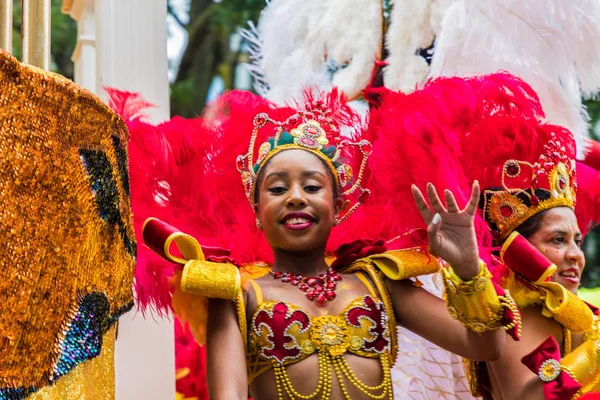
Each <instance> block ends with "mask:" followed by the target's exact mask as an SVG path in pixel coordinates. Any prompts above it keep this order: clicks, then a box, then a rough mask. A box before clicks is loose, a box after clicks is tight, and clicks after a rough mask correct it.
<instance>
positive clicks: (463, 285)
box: [442, 261, 521, 334]
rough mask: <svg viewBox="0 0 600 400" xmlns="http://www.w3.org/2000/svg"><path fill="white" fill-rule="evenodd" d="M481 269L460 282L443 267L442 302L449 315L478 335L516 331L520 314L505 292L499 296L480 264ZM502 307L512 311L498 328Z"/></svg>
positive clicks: (451, 272) (483, 264)
mask: <svg viewBox="0 0 600 400" xmlns="http://www.w3.org/2000/svg"><path fill="white" fill-rule="evenodd" d="M480 263H481V269H480V271H479V273H478V274H477V275H475V276H474V277H473V278H472V279H471V280H470V281H467V282H465V281H463V280H462V279H461V278H460V277H458V276H457V275H456V274H455V273H454V271H453V269H452V267H448V268H443V269H442V274H443V277H444V286H445V291H444V300H445V301H446V304H447V306H448V312H449V313H450V315H451V316H452V317H453V318H454V319H456V320H458V321H460V322H461V323H462V324H463V325H464V326H466V327H467V328H469V329H471V330H472V331H473V332H475V333H478V334H482V333H484V332H486V331H492V330H496V329H499V328H503V329H505V330H507V331H508V330H511V329H513V328H515V327H518V329H519V330H520V325H521V324H520V317H521V316H520V313H519V310H518V308H517V305H516V304H515V302H514V301H513V299H512V298H511V297H510V295H509V294H508V292H506V293H504V295H502V296H499V295H498V293H497V292H496V289H495V288H494V285H493V284H492V281H491V277H492V274H491V273H490V271H489V270H488V268H487V266H486V265H485V263H484V262H483V261H480ZM504 308H508V309H509V310H510V311H511V312H512V320H511V321H510V322H509V323H508V324H506V325H505V326H503V325H502V320H503V318H504Z"/></svg>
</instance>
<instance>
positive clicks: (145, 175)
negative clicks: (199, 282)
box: [129, 90, 391, 310]
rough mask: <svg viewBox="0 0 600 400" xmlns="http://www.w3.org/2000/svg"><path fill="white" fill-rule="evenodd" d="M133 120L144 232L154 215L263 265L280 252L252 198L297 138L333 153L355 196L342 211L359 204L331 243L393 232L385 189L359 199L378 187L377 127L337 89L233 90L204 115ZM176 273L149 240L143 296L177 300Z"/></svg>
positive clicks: (157, 301) (298, 144)
mask: <svg viewBox="0 0 600 400" xmlns="http://www.w3.org/2000/svg"><path fill="white" fill-rule="evenodd" d="M129 129H130V132H131V143H130V157H131V163H130V173H131V178H132V179H131V180H132V202H133V209H134V215H135V218H136V219H135V225H136V234H137V237H138V238H139V239H140V242H141V241H142V235H141V228H142V225H143V222H144V220H145V219H146V218H147V217H150V216H152V217H156V218H158V219H160V220H163V221H165V222H167V223H169V224H171V225H173V226H176V227H177V228H178V229H180V230H181V231H183V232H186V233H189V234H190V235H191V236H193V237H195V238H196V239H198V241H199V242H200V243H202V246H207V247H212V248H220V249H225V250H226V251H227V253H228V257H229V259H230V260H231V261H232V262H234V263H235V264H237V265H239V266H240V268H241V271H242V274H243V273H244V271H246V272H248V273H253V272H255V270H256V265H255V264H256V263H259V264H264V263H269V262H271V260H272V257H273V256H272V252H271V250H270V248H269V246H268V244H267V242H266V240H265V238H264V236H263V234H262V233H261V232H260V231H258V230H257V229H256V224H255V215H254V211H253V210H252V207H250V206H249V205H248V199H249V198H250V199H251V200H252V199H253V190H254V185H255V183H256V178H257V177H258V174H260V171H261V168H262V167H264V165H265V163H266V162H267V161H268V159H269V158H270V157H272V156H274V155H275V154H277V153H278V152H280V151H283V150H285V149H289V148H299V149H303V150H306V151H310V152H311V153H313V154H315V155H317V156H318V157H320V158H321V159H322V160H324V161H325V162H326V163H327V165H328V166H329V167H330V169H331V172H332V175H333V176H334V180H335V182H336V184H337V185H338V186H339V187H340V189H341V190H340V194H341V195H342V196H343V198H345V199H346V200H349V201H351V202H354V203H355V204H354V206H349V207H348V208H347V209H346V210H345V211H346V212H345V214H344V215H343V216H342V218H344V217H348V216H349V215H350V212H352V217H351V218H347V219H346V220H345V221H344V223H343V224H341V225H340V226H339V227H337V228H336V229H334V230H333V232H332V235H331V237H330V240H329V242H328V245H327V251H328V252H330V253H333V251H334V250H335V249H337V248H338V247H339V246H340V245H342V244H344V243H349V242H352V241H354V240H357V239H361V238H373V239H380V238H381V239H385V238H388V237H390V236H389V234H390V232H391V231H390V229H388V226H387V224H386V223H384V222H383V221H386V220H389V218H387V216H384V215H383V214H382V211H381V210H383V209H384V208H379V207H378V206H377V204H378V201H377V199H374V201H371V200H369V202H368V203H367V205H366V206H365V207H360V208H357V207H358V205H361V204H362V203H363V202H365V201H366V199H367V197H369V191H368V190H367V189H365V188H363V185H364V184H368V181H369V180H370V176H371V174H370V172H369V170H368V168H367V163H366V159H367V156H368V154H369V153H370V152H371V148H370V147H371V146H370V144H369V140H368V139H369V137H368V135H369V132H368V131H367V130H366V127H365V122H364V121H363V120H362V119H361V118H360V116H359V115H358V114H357V113H355V112H354V111H353V110H352V109H351V108H350V107H348V105H347V104H346V100H345V96H344V95H341V94H340V93H338V92H337V91H335V90H334V91H332V92H330V93H327V94H323V93H319V94H313V93H312V92H306V93H305V101H304V102H303V103H301V104H298V105H296V107H278V106H277V105H275V104H274V103H271V102H269V101H267V100H265V99H262V98H260V97H258V96H256V95H254V94H252V93H248V92H242V91H233V92H229V93H227V94H225V95H223V96H222V97H220V98H219V99H218V100H217V101H216V102H215V103H214V104H212V105H211V106H210V107H209V108H208V109H207V110H206V112H205V114H204V115H203V117H202V118H198V119H192V120H184V119H182V118H174V119H173V120H171V121H169V122H167V123H164V124H161V125H159V126H151V125H148V124H145V123H143V122H141V121H139V120H133V121H130V122H129ZM325 139H326V140H327V143H325ZM249 144H250V147H249ZM259 144H260V145H259ZM236 167H237V168H236ZM240 172H241V175H242V179H243V181H242V182H241V183H240ZM386 195H387V193H386ZM379 198H380V199H385V198H386V197H382V196H379ZM205 253H206V252H205ZM171 275H173V266H172V265H170V263H168V262H167V261H165V260H163V259H161V258H159V257H158V256H156V255H155V254H153V253H152V252H150V251H149V250H148V249H147V248H145V247H142V248H140V251H139V254H138V268H137V271H136V282H137V285H136V289H137V294H138V304H140V305H141V307H142V308H144V307H146V306H154V307H156V308H157V309H159V310H166V309H169V308H170V300H171V295H170V293H169V291H168V290H166V288H167V287H168V286H169V285H168V284H167V283H168V280H169V277H170V276H171Z"/></svg>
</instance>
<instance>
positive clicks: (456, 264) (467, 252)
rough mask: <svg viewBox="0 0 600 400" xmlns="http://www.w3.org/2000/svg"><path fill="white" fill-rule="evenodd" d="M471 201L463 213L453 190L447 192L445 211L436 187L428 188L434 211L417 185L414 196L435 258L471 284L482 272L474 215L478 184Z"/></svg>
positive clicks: (414, 188)
mask: <svg viewBox="0 0 600 400" xmlns="http://www.w3.org/2000/svg"><path fill="white" fill-rule="evenodd" d="M471 190H472V191H471V198H470V199H469V202H468V203H467V205H466V206H465V208H464V209H463V210H461V209H460V208H459V207H458V204H457V203H456V199H455V198H454V195H453V194H452V192H451V191H450V190H445V192H444V194H445V197H446V207H447V208H446V207H444V205H443V204H442V202H441V201H440V198H439V197H438V195H437V193H436V191H435V187H434V186H433V185H432V184H431V183H428V184H427V196H428V198H429V203H430V204H431V207H429V205H428V204H427V202H426V201H425V198H424V197H423V194H422V193H421V191H420V190H419V188H418V187H417V186H415V185H413V186H412V194H413V197H414V198H415V202H416V203H417V208H418V209H419V212H420V213H421V217H423V220H424V221H425V223H426V224H427V235H428V237H429V246H430V247H431V250H432V251H433V253H434V254H435V255H437V256H438V257H441V258H443V259H444V260H445V261H446V262H448V263H450V265H452V268H453V269H454V272H455V273H456V274H457V275H458V276H459V277H461V278H462V279H463V280H470V279H471V278H472V277H473V276H475V275H476V274H477V273H478V272H479V268H480V265H479V251H478V249H477V238H476V236H475V226H474V223H473V221H474V219H475V212H476V211H477V202H478V201H479V183H478V182H477V181H475V182H474V183H473V187H472V189H471Z"/></svg>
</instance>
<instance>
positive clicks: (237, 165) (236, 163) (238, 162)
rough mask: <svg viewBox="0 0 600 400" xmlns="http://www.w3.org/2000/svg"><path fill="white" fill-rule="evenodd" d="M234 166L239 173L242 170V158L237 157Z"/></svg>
mask: <svg viewBox="0 0 600 400" xmlns="http://www.w3.org/2000/svg"><path fill="white" fill-rule="evenodd" d="M235 166H236V167H237V169H238V171H241V170H243V169H244V157H242V156H239V157H238V158H237V160H235Z"/></svg>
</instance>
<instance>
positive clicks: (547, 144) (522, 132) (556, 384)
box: [373, 74, 600, 399]
mask: <svg viewBox="0 0 600 400" xmlns="http://www.w3.org/2000/svg"><path fill="white" fill-rule="evenodd" d="M418 93H419V95H420V100H421V102H422V103H423V104H429V105H430V106H429V107H427V106H424V107H423V109H428V110H429V111H427V112H424V113H422V114H420V117H421V119H422V121H426V123H423V122H422V123H421V124H420V125H417V126H415V125H414V124H407V121H409V119H408V118H407V114H406V113H398V112H397V110H399V109H402V107H404V106H405V105H406V104H408V103H409V102H410V101H414V100H415V96H413V95H406V94H402V93H394V92H389V91H385V90H384V91H381V92H380V93H378V94H379V95H380V96H381V97H380V98H379V108H378V110H377V111H376V112H375V113H374V115H373V119H374V121H375V124H376V125H377V126H374V127H373V129H374V130H376V131H377V132H378V135H379V145H380V146H384V147H385V148H386V149H388V151H389V152H390V153H391V154H394V155H395V156H394V157H389V158H387V159H384V160H383V161H384V162H383V163H380V164H379V165H375V166H374V168H375V169H376V170H377V169H385V170H388V169H389V168H390V166H391V165H397V164H398V163H399V162H402V159H404V158H406V157H418V155H419V151H420V150H419V149H421V151H422V152H423V154H425V152H426V151H427V149H426V148H425V147H424V145H423V146H421V147H419V145H414V146H412V145H411V143H412V144H414V143H419V142H421V141H423V140H425V142H427V143H428V144H435V146H434V147H433V149H434V151H435V154H436V156H437V157H438V158H444V157H449V158H451V159H453V160H455V163H454V164H452V163H448V166H449V167H451V168H449V169H448V173H449V174H451V175H452V176H454V177H455V178H456V180H455V181H454V182H450V181H449V180H448V179H446V181H447V183H450V185H448V186H446V187H449V188H451V189H452V190H453V191H454V192H455V193H456V192H460V191H461V190H462V191H464V190H465V189H466V188H468V187H469V182H472V181H474V180H475V179H477V180H478V181H479V182H481V185H482V187H483V188H484V189H483V191H482V196H481V199H480V209H481V214H480V215H481V217H482V218H484V219H485V220H486V222H487V224H488V226H489V229H488V230H483V231H480V232H478V234H479V242H480V243H481V244H482V245H484V246H485V245H487V246H488V251H487V253H488V254H491V255H492V258H491V259H490V260H489V262H488V265H489V266H490V269H491V272H492V274H493V276H494V282H496V283H497V284H500V285H502V286H503V287H504V288H506V289H507V290H508V291H509V292H510V293H511V295H512V296H513V298H514V299H515V301H516V303H517V304H518V306H519V308H520V309H521V311H522V318H523V330H522V339H521V340H520V341H518V342H515V341H510V340H509V341H507V342H506V349H505V352H504V353H503V355H502V357H501V358H500V359H499V360H496V361H488V362H471V361H467V362H466V365H467V367H468V371H469V377H470V380H471V386H472V390H473V394H474V395H478V396H483V397H484V398H490V399H491V398H494V399H515V398H527V399H536V398H539V399H543V398H545V399H571V398H584V397H587V396H589V397H590V398H591V397H592V396H598V392H600V353H599V352H598V349H599V348H600V347H599V346H600V332H599V322H598V309H596V308H594V307H592V306H590V305H588V304H586V303H585V302H583V301H582V300H581V299H579V298H578V297H577V294H576V293H577V288H578V286H579V278H580V277H581V272H582V270H583V268H584V267H585V257H584V255H583V252H582V251H581V248H580V246H581V243H582V240H583V234H584V233H585V232H586V230H587V229H589V228H590V227H591V224H592V222H594V221H598V220H599V219H600V207H599V205H600V192H599V186H598V182H599V181H600V177H599V176H598V173H597V172H596V171H595V170H593V169H592V168H590V167H588V166H586V165H583V164H581V163H576V162H575V157H576V151H575V141H574V138H573V135H572V134H571V133H570V132H569V131H568V130H566V129H564V128H562V127H560V126H556V125H550V124H546V123H544V122H543V117H544V115H543V112H542V109H541V106H540V104H539V101H538V99H537V95H536V94H535V92H533V90H532V89H531V88H530V87H529V86H528V85H526V84H525V83H523V82H521V81H519V80H518V79H516V78H512V77H510V76H509V75H505V74H496V75H490V76H483V77H479V78H470V79H466V80H465V79H460V78H440V79H438V80H435V81H433V82H430V83H428V84H427V85H425V87H424V88H423V90H421V91H419V92H418ZM411 120H412V121H414V118H413V119H411ZM425 126H428V127H429V128H430V127H432V126H433V127H434V128H433V129H423V128H424V127H425ZM399 134H400V135H399ZM400 137H401V138H402V140H399V138H400ZM375 162H376V163H377V160H375ZM411 172H412V171H406V170H405V169H397V170H395V171H394V172H393V173H390V174H388V177H387V181H386V183H388V187H389V185H396V186H391V187H389V188H390V190H391V191H393V192H400V191H401V190H402V186H403V185H404V186H406V185H407V184H408V182H413V181H414V180H415V179H417V182H419V177H420V176H419V175H418V173H411ZM420 182H424V181H420ZM460 188H462V189H460ZM576 198H577V202H576ZM405 203H406V202H404V203H402V202H400V204H396V206H397V207H398V210H400V209H403V210H406V207H407V206H409V205H407V204H405ZM580 228H581V229H583V230H584V231H583V232H582V230H581V229H580ZM482 253H485V251H484V249H482Z"/></svg>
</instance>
